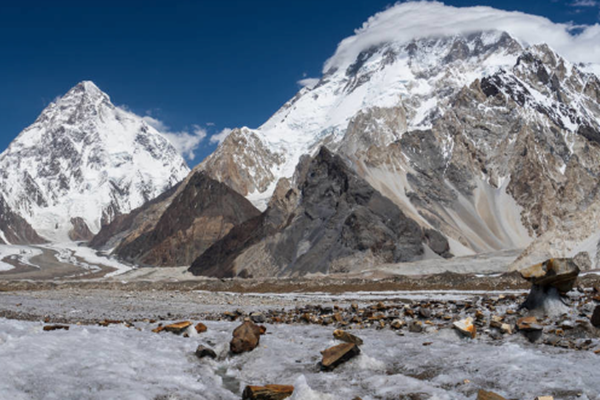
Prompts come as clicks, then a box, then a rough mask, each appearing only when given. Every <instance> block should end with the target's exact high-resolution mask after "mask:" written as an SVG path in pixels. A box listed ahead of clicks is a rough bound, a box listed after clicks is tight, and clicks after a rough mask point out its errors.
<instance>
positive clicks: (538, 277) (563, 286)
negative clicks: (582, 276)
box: [519, 258, 580, 293]
mask: <svg viewBox="0 0 600 400" xmlns="http://www.w3.org/2000/svg"><path fill="white" fill-rule="evenodd" d="M579 272H580V269H579V266H578V265H577V263H576V262H575V261H574V260H573V259H572V258H551V259H549V260H546V261H544V262H543V263H540V264H536V265H532V266H531V267H528V268H525V269H522V270H521V271H519V273H520V274H521V277H523V279H525V280H528V281H529V282H531V283H532V284H533V285H537V286H540V287H555V288H556V289H558V291H560V292H561V293H567V292H568V291H570V290H571V289H573V286H575V281H576V280H577V276H579Z"/></svg>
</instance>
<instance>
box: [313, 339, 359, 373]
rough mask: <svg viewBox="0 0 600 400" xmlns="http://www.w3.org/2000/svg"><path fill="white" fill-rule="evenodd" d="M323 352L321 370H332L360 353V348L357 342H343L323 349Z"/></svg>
mask: <svg viewBox="0 0 600 400" xmlns="http://www.w3.org/2000/svg"><path fill="white" fill-rule="evenodd" d="M321 354H322V355H323V359H322V360H321V364H320V366H321V370H323V371H332V370H333V369H335V368H336V367H337V366H338V365H340V364H342V363H345V362H346V361H348V360H350V359H352V358H354V357H356V356H357V355H359V354H360V349H359V348H358V346H357V345H356V344H355V343H342V344H338V345H337V346H333V347H330V348H328V349H327V350H324V351H322V352H321Z"/></svg>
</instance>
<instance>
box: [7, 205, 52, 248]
mask: <svg viewBox="0 0 600 400" xmlns="http://www.w3.org/2000/svg"><path fill="white" fill-rule="evenodd" d="M0 231H2V232H3V233H4V236H5V237H6V240H8V241H9V242H10V243H11V244H42V243H46V241H45V240H44V239H43V238H42V237H40V236H39V235H38V234H37V232H36V231H35V229H33V228H32V227H31V225H29V223H27V221H25V219H23V218H22V217H20V216H19V215H18V214H15V213H14V212H13V211H12V210H11V209H10V207H9V206H8V204H6V202H5V201H4V198H2V196H0ZM0 244H7V243H4V241H3V240H2V239H1V238H0Z"/></svg>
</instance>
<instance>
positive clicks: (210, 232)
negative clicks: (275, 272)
mask: <svg viewBox="0 0 600 400" xmlns="http://www.w3.org/2000/svg"><path fill="white" fill-rule="evenodd" d="M259 214H260V212H259V211H258V210H257V209H256V208H254V206H253V205H252V204H251V203H250V202H249V201H248V200H246V199H245V198H244V197H242V196H241V195H239V194H238V193H236V192H235V191H233V190H232V189H230V188H229V187H228V186H226V185H224V184H222V183H220V182H217V181H215V180H213V179H211V178H208V177H207V176H206V174H204V173H201V172H196V173H193V174H191V175H190V176H189V177H188V179H187V180H186V181H184V182H183V183H182V184H181V185H179V186H178V187H177V188H176V189H175V190H172V191H170V192H167V193H165V194H164V195H163V196H161V197H160V198H158V199H157V200H156V201H153V202H150V203H148V204H146V205H144V206H142V207H140V208H138V209H136V210H134V211H133V212H132V213H131V214H129V215H127V216H123V217H122V218H118V219H117V220H115V221H114V222H113V223H112V224H110V225H109V226H107V227H105V228H103V229H102V231H101V232H100V233H99V235H98V236H97V237H96V238H95V239H94V240H93V241H92V246H95V247H97V248H100V247H111V246H114V245H117V248H116V250H115V251H114V253H115V254H116V255H118V256H119V257H121V258H123V259H124V260H127V261H130V262H135V263H139V264H142V265H157V266H178V265H189V264H190V263H191V262H192V261H193V260H194V259H196V258H197V257H198V256H199V255H201V254H202V253H203V252H204V250H206V249H207V248H208V247H210V246H211V245H212V244H213V243H214V242H215V241H217V240H219V239H220V238H222V237H223V236H225V235H226V234H227V233H228V232H229V231H230V230H231V228H232V227H234V226H235V225H238V224H240V223H242V222H244V221H246V220H247V219H249V218H252V217H255V216H258V215H259Z"/></svg>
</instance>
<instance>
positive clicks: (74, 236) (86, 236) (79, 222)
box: [69, 217, 94, 242]
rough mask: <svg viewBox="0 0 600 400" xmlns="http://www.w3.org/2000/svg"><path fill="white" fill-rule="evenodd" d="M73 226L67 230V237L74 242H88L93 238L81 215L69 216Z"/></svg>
mask: <svg viewBox="0 0 600 400" xmlns="http://www.w3.org/2000/svg"><path fill="white" fill-rule="evenodd" d="M71 224H72V225H73V228H72V229H71V230H70V231H69V239H71V240H72V241H74V242H80V241H84V242H88V241H90V240H92V239H93V238H94V234H93V233H92V231H90V228H89V227H88V226H87V224H86V223H85V220H84V219H83V218H81V217H75V218H71Z"/></svg>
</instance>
